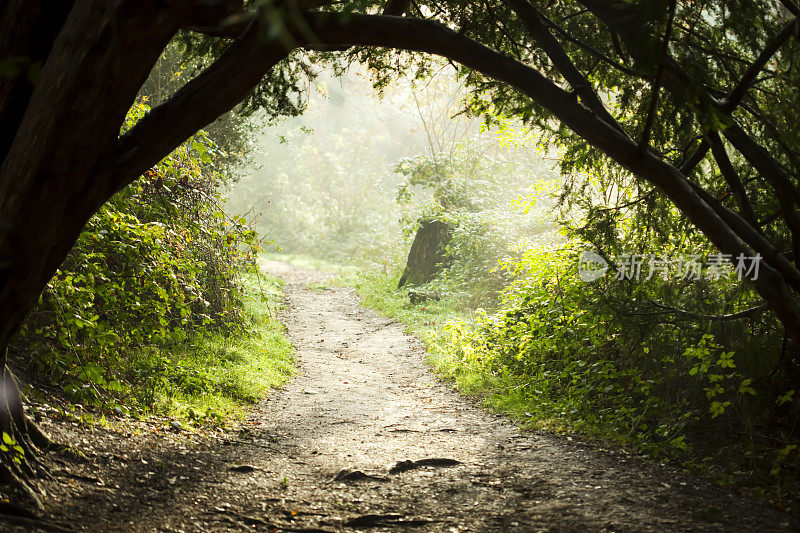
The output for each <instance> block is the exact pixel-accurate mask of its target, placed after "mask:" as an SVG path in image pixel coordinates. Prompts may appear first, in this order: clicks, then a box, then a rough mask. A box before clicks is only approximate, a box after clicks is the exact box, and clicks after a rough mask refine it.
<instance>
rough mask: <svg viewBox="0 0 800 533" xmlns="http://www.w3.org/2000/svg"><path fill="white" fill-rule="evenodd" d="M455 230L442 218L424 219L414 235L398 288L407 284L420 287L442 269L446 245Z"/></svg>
mask: <svg viewBox="0 0 800 533" xmlns="http://www.w3.org/2000/svg"><path fill="white" fill-rule="evenodd" d="M452 235H453V232H452V230H451V229H450V226H448V225H447V224H445V223H444V222H442V221H440V220H423V221H422V223H421V224H420V226H419V229H418V230H417V234H416V235H415V236H414V242H413V243H412V244H411V251H410V252H409V253H408V260H407V261H406V268H405V270H404V271H403V275H402V276H401V277H400V283H398V285H397V288H402V287H404V286H406V285H411V286H414V287H418V286H419V285H424V284H426V283H428V282H429V281H431V280H432V279H433V278H435V277H436V275H437V274H438V273H439V272H441V271H442V268H443V267H444V263H445V260H446V255H445V254H446V250H445V249H446V247H447V245H448V244H449V243H450V239H451V238H452Z"/></svg>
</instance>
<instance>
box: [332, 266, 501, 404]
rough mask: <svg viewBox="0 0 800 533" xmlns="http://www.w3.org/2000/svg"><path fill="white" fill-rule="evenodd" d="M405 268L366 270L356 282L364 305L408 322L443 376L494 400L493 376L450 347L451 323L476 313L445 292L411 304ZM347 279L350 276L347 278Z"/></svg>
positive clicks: (468, 319) (469, 319) (470, 318)
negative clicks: (402, 280) (403, 283)
mask: <svg viewBox="0 0 800 533" xmlns="http://www.w3.org/2000/svg"><path fill="white" fill-rule="evenodd" d="M401 273H402V269H400V268H398V269H395V270H394V271H392V272H388V273H383V272H380V273H364V274H362V275H360V276H359V277H358V278H357V280H356V281H355V283H354V285H355V288H356V291H357V292H358V294H359V296H361V298H362V301H363V303H364V305H366V306H367V307H370V308H372V309H375V310H376V311H378V312H379V313H381V314H382V315H384V316H387V317H390V318H396V319H397V320H399V321H400V322H403V323H404V324H406V326H407V327H406V331H408V332H409V333H412V334H414V335H416V336H417V337H419V338H420V339H422V341H423V342H424V343H425V345H426V347H427V352H428V363H429V364H431V365H432V366H433V367H434V368H435V369H436V371H437V372H439V374H441V375H442V376H443V377H444V378H446V379H450V380H453V382H454V383H455V385H456V386H457V387H458V389H459V390H460V391H461V392H463V393H465V394H470V395H478V396H482V397H484V398H485V399H487V401H488V402H489V403H490V404H491V402H492V400H491V398H492V392H494V391H497V390H498V384H497V383H493V381H494V380H492V379H491V376H488V375H485V374H484V373H483V372H481V369H478V368H474V367H471V366H469V365H465V364H464V362H463V361H462V360H459V359H458V358H457V357H456V355H455V354H454V352H453V351H452V350H451V349H450V346H449V342H448V341H449V339H450V336H451V334H452V333H451V330H449V329H448V328H447V325H448V323H453V322H464V323H467V324H470V323H472V322H473V318H474V313H473V312H472V311H471V310H470V309H469V308H467V307H466V306H465V305H464V304H463V302H462V301H461V300H459V299H458V298H456V297H453V296H447V295H444V296H443V297H442V299H441V300H438V301H428V302H424V303H422V304H417V305H414V304H412V303H411V302H410V301H409V299H408V295H407V291H406V290H404V289H398V288H397V282H398V280H399V279H400V275H401ZM345 281H347V280H345Z"/></svg>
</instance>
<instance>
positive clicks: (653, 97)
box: [639, 0, 676, 152]
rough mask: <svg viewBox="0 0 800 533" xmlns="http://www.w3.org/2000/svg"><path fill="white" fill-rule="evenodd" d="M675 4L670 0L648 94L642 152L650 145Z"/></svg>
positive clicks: (641, 140) (674, 1)
mask: <svg viewBox="0 0 800 533" xmlns="http://www.w3.org/2000/svg"><path fill="white" fill-rule="evenodd" d="M675 5H676V0H672V2H670V4H669V15H668V17H667V28H666V30H664V41H663V42H662V43H661V55H660V56H659V59H658V68H657V69H656V78H655V81H654V82H653V89H652V91H651V94H650V107H649V109H648V110H647V118H646V119H645V123H644V131H642V138H641V139H640V140H639V150H641V151H642V152H646V151H647V149H648V147H649V146H650V130H651V129H652V127H653V120H654V119H655V115H656V108H657V107H658V93H659V92H660V91H661V77H662V76H663V75H664V59H665V58H666V57H667V55H668V54H669V40H670V37H672V23H673V21H674V20H675Z"/></svg>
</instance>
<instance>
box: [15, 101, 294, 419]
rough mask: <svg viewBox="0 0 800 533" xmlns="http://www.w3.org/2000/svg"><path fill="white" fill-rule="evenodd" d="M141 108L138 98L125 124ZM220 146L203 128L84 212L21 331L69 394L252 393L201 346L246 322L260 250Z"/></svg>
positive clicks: (130, 399)
mask: <svg viewBox="0 0 800 533" xmlns="http://www.w3.org/2000/svg"><path fill="white" fill-rule="evenodd" d="M147 109H148V108H147V106H146V105H145V104H144V103H139V104H137V106H136V107H134V108H133V109H132V110H131V112H130V113H129V119H128V125H127V126H126V127H130V125H132V124H133V123H135V121H136V120H138V119H139V118H140V117H141V116H143V115H144V114H145V113H146V111H147ZM221 155H222V152H221V150H220V149H219V148H218V147H217V146H216V145H215V144H214V143H213V142H212V141H211V140H210V139H209V138H208V136H207V135H206V134H205V133H204V132H200V133H199V134H198V135H196V136H195V137H193V138H192V139H190V140H189V141H188V142H187V143H185V144H184V145H182V146H181V147H179V148H178V149H177V150H175V151H174V152H173V153H172V154H171V155H170V156H169V157H168V158H166V159H164V160H163V161H162V162H161V163H159V165H158V166H156V167H154V168H152V169H150V171H148V173H147V174H146V176H145V177H144V178H143V179H142V180H139V181H137V182H135V183H134V184H132V185H130V186H128V187H127V188H125V189H124V190H123V191H121V192H119V193H118V194H117V195H116V196H115V197H114V198H113V199H112V200H111V201H110V202H108V203H107V204H106V205H104V206H103V207H102V208H101V209H100V210H99V211H98V213H97V214H96V215H95V216H94V217H92V219H91V220H90V221H89V222H88V224H87V226H86V228H85V230H84V231H83V233H82V234H81V235H80V237H79V238H78V241H77V242H76V244H75V246H74V248H73V250H72V252H71V253H70V255H69V257H68V258H67V260H66V261H65V262H64V263H63V264H62V265H61V267H60V268H59V270H58V271H57V272H56V275H55V276H54V277H53V278H52V279H51V280H50V281H49V283H48V284H47V287H46V289H45V291H44V292H43V293H42V295H41V297H40V299H39V304H38V305H37V306H36V308H35V309H34V310H33V311H32V312H31V314H30V316H29V318H28V320H27V321H26V323H25V325H24V327H23V329H22V332H21V335H20V338H19V339H18V340H17V344H18V345H19V347H20V348H19V349H24V350H27V351H32V352H33V353H34V357H33V358H32V359H31V360H32V364H33V365H35V371H34V372H35V375H36V376H37V379H39V380H42V381H44V382H47V383H57V384H59V385H60V387H61V388H62V389H63V392H64V393H65V395H66V396H67V398H69V399H70V400H72V401H74V402H79V403H82V404H86V403H88V404H105V403H108V402H110V403H111V404H113V405H117V406H127V408H132V409H134V410H140V409H144V408H151V407H153V406H154V405H156V404H157V403H159V401H160V400H161V399H160V398H159V395H163V394H164V392H163V391H169V390H178V391H182V392H181V393H182V394H188V395H191V394H198V393H211V392H214V391H217V392H220V391H225V390H227V391H228V392H227V393H226V394H227V395H228V396H229V397H232V398H239V399H242V400H243V399H252V394H250V393H247V394H245V393H238V392H236V387H238V385H236V383H235V381H234V382H231V383H228V384H226V383H225V380H224V379H223V378H222V377H221V376H220V375H219V374H217V373H216V372H215V368H216V366H217V365H221V364H223V362H224V360H222V361H218V362H217V363H213V364H212V362H211V361H212V359H216V358H209V357H205V358H204V357H201V355H200V354H201V352H202V350H204V349H209V347H210V346H212V345H214V343H217V344H219V343H220V342H222V343H223V344H224V341H222V340H217V341H213V342H212V340H211V339H214V338H219V339H224V338H226V337H228V336H231V335H233V334H242V333H244V331H245V329H244V328H245V326H246V325H247V324H248V323H249V321H250V320H251V318H249V317H248V316H247V312H246V308H245V304H244V299H245V296H246V290H245V287H244V285H243V284H242V279H243V278H242V276H243V275H245V274H246V273H248V272H249V273H251V274H250V275H255V274H257V268H256V259H257V254H258V252H259V250H260V243H259V240H258V238H257V235H256V233H255V232H254V231H253V230H251V229H250V228H248V227H247V225H246V221H245V220H244V218H242V217H234V218H230V217H229V216H228V215H227V214H226V213H225V211H224V210H223V209H222V205H221V202H222V201H223V199H222V196H221V195H220V193H219V192H217V188H218V187H219V186H220V185H221V183H222V182H224V181H225V180H227V179H229V178H228V176H229V174H227V173H224V172H220V171H219V170H217V168H216V162H217V160H218V158H219V157H220V156H221ZM248 290H252V289H251V288H249V287H248ZM251 307H252V305H251ZM190 344H191V345H194V346H195V348H194V349H187V348H186V346H187V345H190ZM284 351H285V350H284ZM225 354H226V352H225V350H221V351H220V352H219V354H217V358H218V357H221V356H224V357H228V362H231V361H234V360H238V359H241V354H239V355H236V354H233V353H227V355H225ZM200 361H203V362H204V363H205V364H203V365H197V364H196V363H197V362H200ZM31 371H33V369H31ZM162 403H163V402H162Z"/></svg>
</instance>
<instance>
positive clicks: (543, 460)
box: [51, 262, 793, 532]
mask: <svg viewBox="0 0 800 533" xmlns="http://www.w3.org/2000/svg"><path fill="white" fill-rule="evenodd" d="M265 268H266V269H267V270H268V271H270V272H271V273H273V274H275V275H278V276H280V277H282V278H283V279H284V280H286V286H285V291H286V299H287V302H286V303H287V308H286V310H285V312H284V320H285V323H286V326H287V328H288V334H289V336H290V338H291V340H292V342H293V343H294V345H295V346H296V348H297V355H298V359H299V372H298V374H297V375H296V376H295V377H294V378H292V379H291V380H290V382H289V383H288V384H287V385H286V386H285V387H284V388H282V389H281V390H279V391H276V393H275V394H274V395H272V396H271V397H270V398H269V399H268V400H266V401H264V402H262V403H260V404H259V405H258V406H256V408H255V409H254V410H253V412H252V413H251V416H250V418H249V420H247V421H246V422H245V423H244V424H243V425H242V427H241V429H240V430H239V431H238V432H237V433H236V434H235V435H231V436H228V437H225V438H224V439H222V440H221V441H220V442H219V443H218V444H216V445H208V446H202V445H201V446H199V447H194V448H192V447H187V446H185V445H177V444H176V445H175V446H174V447H172V448H168V449H164V448H158V449H157V450H155V451H152V452H149V451H147V450H144V451H142V448H143V446H141V445H138V444H136V442H137V441H136V440H135V439H133V440H130V441H125V445H126V446H129V447H130V450H131V451H130V453H129V454H125V457H126V458H128V460H129V461H130V462H129V464H133V463H136V468H137V469H138V470H137V472H139V471H141V472H142V476H144V477H146V478H148V479H149V481H148V482H147V484H146V486H143V487H142V488H140V489H130V488H128V489H127V490H125V489H124V488H123V490H121V491H120V492H118V494H117V495H118V498H117V499H116V500H115V501H114V503H113V505H112V504H111V503H108V502H107V500H105V499H101V498H100V496H96V500H97V501H96V502H95V503H94V504H93V503H92V502H93V500H92V498H93V497H94V496H92V495H91V494H94V493H91V494H89V493H87V495H86V496H85V500H84V501H82V503H81V502H79V503H78V504H77V505H78V507H77V508H76V509H84V511H83V512H84V513H88V514H89V515H91V516H90V517H89V518H86V517H87V515H86V514H84V515H83V516H84V517H85V518H86V520H85V521H83V522H82V524H81V525H83V526H84V527H86V528H88V529H91V530H97V528H99V529H100V530H105V529H106V528H107V529H115V530H124V531H128V530H137V531H220V530H231V531H242V530H263V531H284V530H285V531H354V530H359V529H368V530H370V531H404V530H407V529H408V530H411V528H414V530H415V531H426V532H427V531H437V532H438V531H442V532H466V531H474V532H485V531H491V532H495V531H496V532H507V531H508V532H513V531H520V532H532V531H637V532H639V531H658V532H663V531H780V530H790V529H791V528H792V527H793V525H790V523H789V519H788V518H787V517H786V516H785V515H783V514H781V513H778V512H776V511H773V510H771V509H769V508H766V507H763V506H760V505H759V504H756V503H754V502H753V501H752V500H750V499H748V498H746V497H740V496H736V495H734V494H732V493H730V492H726V491H723V490H721V489H717V488H715V487H712V486H709V485H708V484H706V483H703V482H700V481H698V480H697V479H695V478H693V477H691V476H688V475H685V474H682V473H681V472H679V471H677V470H674V469H672V468H669V467H665V466H661V465H658V464H654V463H650V462H646V461H642V460H639V459H637V458H635V457H632V456H630V455H627V454H625V453H624V452H621V451H619V450H613V449H603V448H601V447H598V446H596V445H593V444H586V443H583V442H580V441H579V440H578V439H572V438H569V437H560V436H554V435H550V434H547V433H543V432H535V433H521V432H520V431H518V430H517V429H516V428H515V427H514V425H513V424H511V423H510V422H508V421H506V420H505V419H504V418H503V417H500V416H496V415H493V414H491V413H488V412H486V411H485V410H483V409H481V408H479V407H477V406H476V405H474V404H473V403H472V402H471V401H470V400H468V399H465V398H463V397H461V396H459V395H458V394H456V393H455V392H454V391H453V390H452V388H451V387H450V386H449V385H447V384H443V383H440V382H437V380H436V377H435V375H434V374H433V373H432V372H431V371H430V369H429V368H428V366H427V365H426V364H425V362H424V358H425V357H424V355H425V354H424V350H423V348H422V346H421V345H420V343H419V342H418V341H417V340H416V339H414V338H413V337H411V336H409V335H406V334H404V332H403V327H402V325H400V324H398V323H395V322H392V321H390V320H388V319H386V318H383V317H381V316H378V315H377V314H376V313H374V312H372V311H369V310H365V309H364V308H363V307H362V306H361V305H360V304H359V302H358V299H357V297H356V295H355V293H354V291H353V290H352V289H349V288H335V289H318V288H313V287H318V286H319V282H324V281H325V279H326V275H325V274H322V273H320V272H317V271H308V270H302V269H299V268H297V267H294V266H289V265H287V264H283V263H274V262H270V263H266V264H265ZM309 284H313V285H312V288H310V287H309ZM104 438H105V437H104ZM97 442H98V443H100V444H98V446H100V445H101V444H102V438H99V437H98V441H97ZM137 446H138V448H137ZM137 450H138V451H137ZM137 453H138V454H139V455H136V454H137ZM132 458H140V459H141V461H143V462H144V463H143V465H144V466H143V465H142V464H139V461H138V460H134V459H132ZM153 461H157V462H159V463H160V464H162V465H165V466H164V467H163V468H162V469H161V470H159V471H158V472H155V473H154V471H155V470H156V469H154V468H153V466H152V465H153ZM404 461H405V462H404ZM398 463H399V465H398ZM392 467H394V468H392ZM398 467H399V468H398ZM145 474H152V475H151V476H149V477H148V475H145ZM105 475H106V477H107V478H108V479H107V480H106V483H105V484H106V485H110V486H112V487H113V483H114V481H113V474H112V473H108V474H105ZM128 475H130V472H129V473H128ZM137 475H138V474H137ZM176 479H178V481H177V482H176V481H175V480H176ZM117 488H119V487H117ZM81 506H82V507H81ZM76 509H73V510H72V511H70V510H69V509H64V510H61V512H57V511H56V512H54V513H53V514H52V515H51V516H53V517H54V518H56V519H58V518H61V519H62V523H63V517H64V516H66V515H68V514H69V513H70V512H75V510H76Z"/></svg>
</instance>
